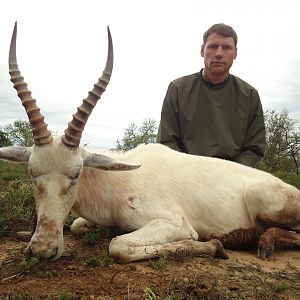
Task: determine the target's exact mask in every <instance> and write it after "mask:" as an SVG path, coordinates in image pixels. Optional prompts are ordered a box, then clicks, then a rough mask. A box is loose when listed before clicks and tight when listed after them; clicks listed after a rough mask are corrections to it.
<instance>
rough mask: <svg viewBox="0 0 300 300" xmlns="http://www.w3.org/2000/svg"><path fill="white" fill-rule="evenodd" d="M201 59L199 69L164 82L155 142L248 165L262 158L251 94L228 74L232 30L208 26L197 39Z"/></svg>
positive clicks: (257, 107) (256, 101)
mask: <svg viewBox="0 0 300 300" xmlns="http://www.w3.org/2000/svg"><path fill="white" fill-rule="evenodd" d="M201 56H202V57H203V58H204V69H202V70H201V71H200V72H197V73H195V74H192V75H188V76H184V77H181V78H179V79H176V80H174V81H172V82H171V83H170V85H169V87H168V90H167V93H166V97H165V99H164V102H163V106H162V111H161V121H160V126H159V130H158V136H157V142H159V143H162V144H165V145H167V146H169V147H170V148H172V149H175V150H178V151H181V152H185V153H190V154H195V155H203V156H211V157H218V158H223V159H228V160H232V161H235V162H238V163H241V164H244V165H247V166H254V164H255V163H256V162H257V161H258V160H259V159H261V158H262V156H263V154H264V145H265V126H264V119H263V111H262V106H261V102H260V98H259V95H258V92H257V91H256V89H255V88H253V87H252V86H251V85H249V84H248V83H246V82H245V81H243V80H241V79H240V78H238V77H236V76H234V75H231V74H229V70H230V68H231V66H232V63H233V60H234V59H235V58H236V56H237V35H236V32H235V31H234V30H233V29H232V27H230V26H228V25H225V24H215V25H213V26H212V27H210V28H209V29H208V30H207V31H206V32H205V33H204V35H203V45H202V46H201Z"/></svg>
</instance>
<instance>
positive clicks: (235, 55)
mask: <svg viewBox="0 0 300 300" xmlns="http://www.w3.org/2000/svg"><path fill="white" fill-rule="evenodd" d="M236 57H237V48H235V54H234V58H233V59H236Z"/></svg>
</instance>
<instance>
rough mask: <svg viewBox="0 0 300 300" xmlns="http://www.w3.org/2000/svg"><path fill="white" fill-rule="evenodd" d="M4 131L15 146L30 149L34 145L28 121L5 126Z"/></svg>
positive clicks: (18, 121) (19, 121)
mask: <svg viewBox="0 0 300 300" xmlns="http://www.w3.org/2000/svg"><path fill="white" fill-rule="evenodd" d="M2 131H3V132H4V134H5V135H6V137H7V139H8V140H9V141H10V142H11V143H12V144H13V145H18V146H25V147H30V146H32V145H33V143H34V140H33V136H32V132H31V127H30V123H29V122H28V121H21V120H16V121H14V122H13V123H12V124H8V125H5V126H3V127H2Z"/></svg>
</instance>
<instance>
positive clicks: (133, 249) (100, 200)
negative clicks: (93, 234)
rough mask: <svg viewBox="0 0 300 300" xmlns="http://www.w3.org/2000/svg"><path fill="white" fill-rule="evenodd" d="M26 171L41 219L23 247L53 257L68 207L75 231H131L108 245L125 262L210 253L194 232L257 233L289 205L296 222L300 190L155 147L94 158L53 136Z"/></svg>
mask: <svg viewBox="0 0 300 300" xmlns="http://www.w3.org/2000/svg"><path fill="white" fill-rule="evenodd" d="M6 149H7V148H6ZM6 152H7V151H5V148H2V149H0V158H2V159H8V158H7V157H8V155H7V153H6ZM5 153H6V154H5ZM84 165H88V167H84ZM139 165H141V167H139V168H138V166H139ZM136 168H137V169H136ZM29 169H30V171H31V173H32V175H33V181H34V186H35V199H36V203H37V208H38V209H37V210H38V220H39V221H38V226H37V229H36V231H35V234H34V236H33V238H32V240H31V242H30V244H29V246H28V247H29V248H30V249H31V251H32V252H34V253H35V252H37V251H44V252H46V255H47V256H48V257H50V256H52V257H54V259H56V258H59V257H60V256H61V254H62V252H63V242H62V228H63V224H64V222H65V220H66V218H67V215H68V213H69V212H70V210H71V209H73V211H74V212H76V213H77V214H79V215H80V216H81V217H82V218H83V219H82V218H80V219H79V220H77V221H75V222H74V224H73V225H72V231H73V232H75V233H76V232H77V233H82V232H85V231H87V229H88V227H90V225H91V223H96V224H99V225H102V226H107V227H110V226H117V227H119V228H120V229H122V230H123V231H125V232H129V233H128V234H125V235H122V236H119V237H116V238H115V239H113V240H112V242H111V245H110V253H111V255H112V256H114V257H117V258H118V259H120V260H123V261H132V260H137V259H143V258H147V257H154V256H157V255H161V254H162V253H165V252H168V251H172V252H175V251H176V250H178V247H179V245H180V249H183V248H184V246H183V245H186V249H189V248H190V247H192V246H191V245H192V244H191V241H195V243H196V244H195V245H194V246H193V249H198V250H197V251H200V252H201V251H202V252H204V253H207V254H210V255H214V254H215V252H216V251H217V248H218V247H219V245H216V242H215V241H212V242H211V243H210V242H207V243H200V242H196V241H197V239H198V234H200V235H201V236H222V235H224V234H228V233H230V232H232V231H234V230H238V229H251V228H255V227H256V218H257V217H260V216H269V215H272V214H276V213H277V212H280V211H284V210H285V209H286V208H290V207H291V206H293V210H294V211H295V212H296V215H297V217H298V219H299V221H300V192H299V191H298V190H297V189H296V188H294V187H292V186H290V185H287V184H285V183H284V182H282V181H281V180H279V179H278V178H276V177H274V176H272V175H270V174H268V173H266V172H262V171H259V170H256V169H254V168H249V167H245V166H243V165H240V164H237V163H234V162H230V161H226V160H221V159H217V158H209V157H202V156H193V155H188V154H184V153H179V152H176V151H173V150H171V149H169V148H167V147H165V146H163V145H160V144H150V145H141V146H139V147H137V148H136V149H134V150H132V151H129V152H127V153H116V152H109V153H105V154H101V155H97V154H95V153H94V154H92V153H90V152H88V151H87V150H86V149H85V148H81V147H79V148H78V149H75V150H73V149H69V148H67V147H65V145H63V144H62V143H61V141H60V139H59V138H56V139H54V141H53V142H52V143H51V144H50V145H47V146H42V147H37V146H36V147H34V149H33V150H32V154H31V156H30V158H29ZM124 170H125V171H124ZM126 170H128V171H126ZM129 170H131V171H129ZM79 173H81V174H80V177H79V178H74V177H75V176H76V174H77V175H78V174H79ZM86 220H87V221H86ZM42 221H43V222H42ZM47 222H48V223H47ZM45 224H46V225H45ZM47 224H48V225H49V224H50V225H51V226H47ZM297 226H299V223H298V225H297ZM291 229H294V230H296V229H297V228H291ZM298 229H299V228H298ZM187 240H188V241H189V242H184V241H187ZM179 241H181V242H180V243H179ZM175 242H178V243H179V244H178V243H175ZM174 243H175V244H174ZM147 247H148V248H147ZM149 247H150V248H149ZM162 248H163V249H162ZM146 249H148V250H146ZM145 253H146V254H145Z"/></svg>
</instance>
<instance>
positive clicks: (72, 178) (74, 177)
mask: <svg viewBox="0 0 300 300" xmlns="http://www.w3.org/2000/svg"><path fill="white" fill-rule="evenodd" d="M80 172H81V170H80V169H79V170H78V171H77V172H76V174H75V175H73V176H70V179H71V180H76V179H78V177H79V175H80Z"/></svg>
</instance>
